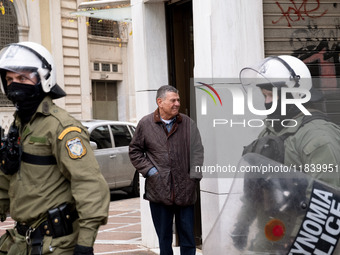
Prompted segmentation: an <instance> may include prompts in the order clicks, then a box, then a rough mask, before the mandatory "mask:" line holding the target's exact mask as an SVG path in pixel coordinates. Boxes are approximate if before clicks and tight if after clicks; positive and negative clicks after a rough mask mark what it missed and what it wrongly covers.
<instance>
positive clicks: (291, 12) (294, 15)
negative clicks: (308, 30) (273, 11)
mask: <svg viewBox="0 0 340 255" xmlns="http://www.w3.org/2000/svg"><path fill="white" fill-rule="evenodd" d="M290 2H291V4H289V5H288V6H287V7H286V9H285V8H284V6H283V5H281V4H280V3H279V2H278V1H276V2H275V3H276V5H277V6H278V7H279V8H280V11H281V14H282V15H281V17H280V18H279V19H278V20H276V21H272V23H273V24H277V23H278V22H280V21H281V20H286V21H287V25H288V27H291V26H292V23H294V22H298V21H301V20H305V18H307V17H308V18H312V19H316V18H320V17H322V16H324V15H325V14H326V13H327V11H328V10H322V11H323V12H322V13H321V14H316V13H315V12H317V11H318V12H319V11H320V0H314V1H308V0H303V1H302V3H298V2H297V1H295V0H290ZM315 4H316V6H315Z"/></svg>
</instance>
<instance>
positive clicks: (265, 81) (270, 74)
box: [240, 58, 292, 90]
mask: <svg viewBox="0 0 340 255" xmlns="http://www.w3.org/2000/svg"><path fill="white" fill-rule="evenodd" d="M240 81H241V83H242V85H243V86H249V85H253V86H257V87H260V88H263V89H267V90H271V89H272V88H273V87H276V88H281V87H287V86H289V85H288V84H290V83H291V82H292V75H291V74H290V72H289V70H288V69H287V67H285V66H284V64H282V63H281V62H280V61H278V60H276V59H270V60H268V58H267V59H264V60H263V61H262V62H261V63H259V65H257V66H254V67H246V68H243V69H242V70H241V72H240Z"/></svg>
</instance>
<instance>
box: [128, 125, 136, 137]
mask: <svg viewBox="0 0 340 255" xmlns="http://www.w3.org/2000/svg"><path fill="white" fill-rule="evenodd" d="M129 128H130V131H131V133H132V135H134V134H135V131H136V128H135V127H134V126H129Z"/></svg>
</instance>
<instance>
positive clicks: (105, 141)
mask: <svg viewBox="0 0 340 255" xmlns="http://www.w3.org/2000/svg"><path fill="white" fill-rule="evenodd" d="M90 141H92V142H95V143H96V144H97V149H107V148H112V143H111V137H110V130H109V127H108V126H100V127H97V128H96V129H94V130H93V131H92V132H91V135H90Z"/></svg>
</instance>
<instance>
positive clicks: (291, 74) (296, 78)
mask: <svg viewBox="0 0 340 255" xmlns="http://www.w3.org/2000/svg"><path fill="white" fill-rule="evenodd" d="M271 59H275V60H278V61H280V63H281V64H283V65H284V66H285V67H286V68H287V70H288V71H289V73H290V76H291V80H294V81H295V85H294V87H299V80H300V78H301V77H300V75H296V73H295V71H294V69H293V68H292V67H291V66H290V65H289V64H288V63H287V62H286V61H284V60H283V59H282V58H280V57H278V56H270V57H268V60H267V61H269V60H271Z"/></svg>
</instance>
